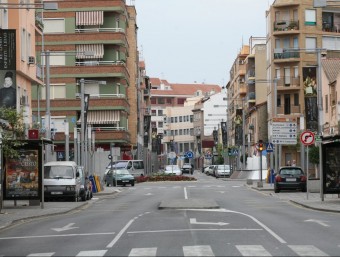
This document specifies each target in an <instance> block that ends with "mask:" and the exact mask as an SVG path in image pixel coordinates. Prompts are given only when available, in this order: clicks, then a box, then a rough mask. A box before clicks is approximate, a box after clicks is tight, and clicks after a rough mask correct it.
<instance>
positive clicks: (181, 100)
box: [177, 98, 185, 104]
mask: <svg viewBox="0 0 340 257" xmlns="http://www.w3.org/2000/svg"><path fill="white" fill-rule="evenodd" d="M184 102H185V98H178V99H177V104H184Z"/></svg>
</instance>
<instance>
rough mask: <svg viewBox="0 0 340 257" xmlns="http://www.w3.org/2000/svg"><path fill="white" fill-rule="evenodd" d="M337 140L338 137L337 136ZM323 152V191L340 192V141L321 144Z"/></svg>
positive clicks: (329, 192)
mask: <svg viewBox="0 0 340 257" xmlns="http://www.w3.org/2000/svg"><path fill="white" fill-rule="evenodd" d="M338 140H339V138H338ZM322 153H323V176H324V177H323V192H324V194H339V193H340V143H339V142H333V143H329V144H325V145H323V146H322Z"/></svg>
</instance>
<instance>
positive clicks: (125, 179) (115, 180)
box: [105, 169, 135, 186]
mask: <svg viewBox="0 0 340 257" xmlns="http://www.w3.org/2000/svg"><path fill="white" fill-rule="evenodd" d="M105 182H106V185H107V186H109V185H113V186H116V185H122V186H126V185H127V184H130V185H131V186H134V185H135V177H134V176H132V175H131V174H130V172H129V171H128V170H127V169H119V170H109V171H108V172H107V174H106V175H105Z"/></svg>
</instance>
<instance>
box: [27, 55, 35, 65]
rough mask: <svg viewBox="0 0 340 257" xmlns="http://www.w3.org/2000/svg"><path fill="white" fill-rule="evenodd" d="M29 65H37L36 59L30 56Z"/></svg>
mask: <svg viewBox="0 0 340 257" xmlns="http://www.w3.org/2000/svg"><path fill="white" fill-rule="evenodd" d="M28 64H35V57H34V56H28Z"/></svg>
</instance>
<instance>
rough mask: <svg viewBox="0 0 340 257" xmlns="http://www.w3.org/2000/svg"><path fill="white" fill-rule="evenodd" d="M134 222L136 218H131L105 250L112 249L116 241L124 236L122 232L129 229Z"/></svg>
mask: <svg viewBox="0 0 340 257" xmlns="http://www.w3.org/2000/svg"><path fill="white" fill-rule="evenodd" d="M135 220H136V218H133V219H132V220H130V221H129V222H128V223H127V224H126V225H125V227H124V228H123V229H122V230H121V231H119V233H118V234H117V235H116V236H115V238H114V239H113V240H112V241H111V242H110V243H109V244H108V245H107V246H106V248H112V247H113V246H114V245H115V243H117V241H118V240H119V239H120V238H121V237H122V235H123V234H124V232H125V231H126V230H127V229H128V228H129V227H130V225H131V224H132V223H133V222H134V221H135Z"/></svg>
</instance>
